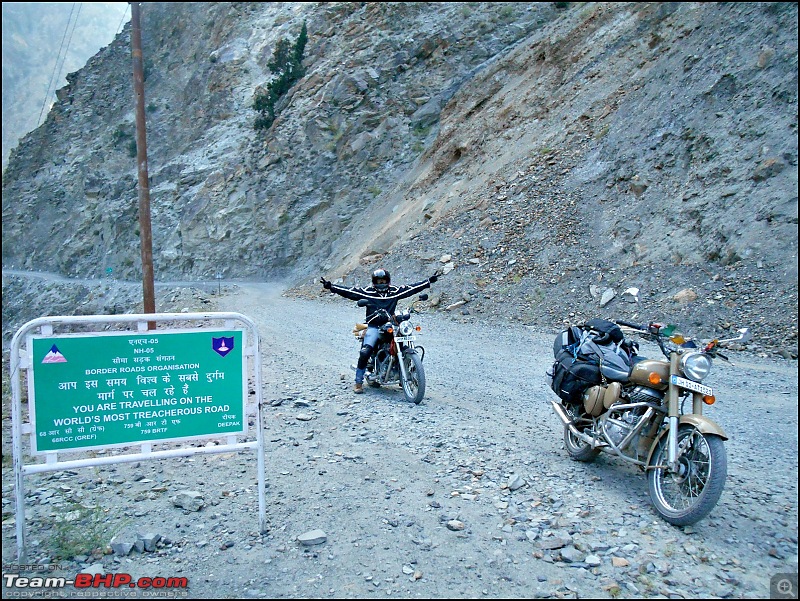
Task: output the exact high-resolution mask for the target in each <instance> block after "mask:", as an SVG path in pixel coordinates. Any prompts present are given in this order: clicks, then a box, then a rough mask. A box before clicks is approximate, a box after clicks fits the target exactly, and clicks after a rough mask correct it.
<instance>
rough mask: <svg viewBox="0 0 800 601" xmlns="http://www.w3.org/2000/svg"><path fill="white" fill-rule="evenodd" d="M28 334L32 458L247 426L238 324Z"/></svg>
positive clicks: (225, 431) (233, 431)
mask: <svg viewBox="0 0 800 601" xmlns="http://www.w3.org/2000/svg"><path fill="white" fill-rule="evenodd" d="M31 338H32V343H33V344H32V356H31V364H32V370H31V378H30V382H29V403H30V415H31V425H32V427H33V440H32V447H33V449H32V450H33V452H34V454H43V453H47V452H52V451H67V450H86V449H91V448H98V447H107V446H123V445H132V444H137V443H143V442H154V441H166V440H177V439H186V438H197V437H213V436H219V435H231V434H244V433H246V431H247V416H246V414H245V411H246V409H245V402H246V400H247V387H246V383H247V377H246V371H245V370H246V365H247V364H246V361H245V358H244V357H245V355H244V341H243V333H242V332H241V331H239V330H231V331H228V330H225V331H220V330H205V329H204V330H199V331H198V330H193V331H191V332H186V331H169V332H166V331H149V332H142V333H139V334H129V333H126V334H124V335H120V334H113V333H94V334H68V335H62V336H52V337H39V336H32V337H31ZM30 348H31V345H30V344H29V349H30Z"/></svg>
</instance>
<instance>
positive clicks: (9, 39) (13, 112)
mask: <svg viewBox="0 0 800 601" xmlns="http://www.w3.org/2000/svg"><path fill="white" fill-rule="evenodd" d="M126 18H127V19H130V11H129V9H128V3H127V2H3V169H5V167H6V164H7V162H8V156H9V154H10V152H11V149H12V148H14V147H15V146H16V145H17V142H19V140H20V138H22V136H24V135H25V134H26V133H28V132H29V131H31V130H33V129H35V128H36V127H37V126H38V125H39V124H40V123H41V122H42V121H43V120H44V118H45V117H46V116H47V109H49V105H50V104H52V103H53V102H55V100H56V95H55V92H56V89H58V88H60V87H62V86H63V85H64V84H65V83H66V80H65V76H66V75H67V73H71V72H73V71H76V70H78V69H80V68H81V67H82V66H83V65H85V64H86V61H87V60H88V59H89V58H90V57H91V56H94V55H95V54H96V53H97V51H98V50H99V49H100V48H102V47H103V46H105V45H106V44H108V43H109V42H111V41H112V40H113V39H114V36H115V35H116V34H117V32H118V31H120V29H121V28H122V25H123V23H124V19H126ZM48 94H49V95H48Z"/></svg>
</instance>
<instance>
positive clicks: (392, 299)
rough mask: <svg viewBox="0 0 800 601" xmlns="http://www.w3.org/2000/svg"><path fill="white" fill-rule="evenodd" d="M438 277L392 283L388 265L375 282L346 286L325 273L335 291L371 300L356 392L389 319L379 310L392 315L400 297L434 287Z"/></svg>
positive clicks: (374, 276)
mask: <svg viewBox="0 0 800 601" xmlns="http://www.w3.org/2000/svg"><path fill="white" fill-rule="evenodd" d="M438 277H439V276H438V274H436V273H434V274H433V275H432V276H431V277H429V278H428V279H427V280H423V281H421V282H417V283H416V284H409V285H405V286H392V283H391V276H390V275H389V272H388V271H386V270H385V269H376V270H375V271H373V272H372V285H371V286H367V287H366V288H360V287H358V286H355V287H353V288H346V287H344V286H337V285H336V284H334V283H332V282H330V281H329V280H326V279H325V278H324V277H322V278H320V282H321V283H322V286H323V288H325V289H326V290H330V291H331V292H333V293H334V294H338V295H339V296H343V297H344V298H347V299H350V300H354V301H358V300H361V299H362V298H363V299H366V300H367V301H369V304H367V306H366V317H365V323H366V324H367V331H366V333H365V334H364V339H363V341H362V343H361V351H360V352H359V353H358V364H357V365H356V382H355V386H354V388H353V392H355V393H357V394H360V393H362V392H364V373H365V372H366V368H367V363H368V362H369V359H370V357H371V356H372V351H373V350H374V349H375V346H376V344H377V343H378V336H379V334H380V330H379V328H380V326H382V325H383V324H385V323H386V321H387V319H386V316H385V315H383V314H382V313H380V312H379V310H380V309H385V310H386V311H387V312H388V313H389V314H390V315H393V314H394V312H395V309H396V308H397V302H398V301H399V300H401V299H404V298H408V297H410V296H414V295H415V294H417V293H418V292H421V291H422V290H425V288H430V285H431V284H433V283H434V282H436V280H437V279H438Z"/></svg>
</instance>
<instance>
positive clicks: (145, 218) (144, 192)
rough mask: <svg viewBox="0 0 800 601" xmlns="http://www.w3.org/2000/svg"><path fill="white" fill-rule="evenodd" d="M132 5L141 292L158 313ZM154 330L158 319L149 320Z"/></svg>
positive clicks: (148, 309)
mask: <svg viewBox="0 0 800 601" xmlns="http://www.w3.org/2000/svg"><path fill="white" fill-rule="evenodd" d="M129 4H130V5H131V54H132V55H133V89H134V92H135V94H136V162H137V164H138V166H139V241H140V243H141V247H142V292H143V295H144V312H145V313H155V312H156V299H155V281H154V279H155V278H154V276H153V233H152V229H151V227H150V184H149V182H148V175H147V136H146V132H145V121H144V65H143V61H142V28H141V25H140V18H139V3H138V2H130V3H129ZM148 328H149V329H151V330H153V329H155V322H149V326H148Z"/></svg>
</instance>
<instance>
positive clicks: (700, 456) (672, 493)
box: [647, 425, 728, 526]
mask: <svg viewBox="0 0 800 601" xmlns="http://www.w3.org/2000/svg"><path fill="white" fill-rule="evenodd" d="M687 439H689V440H688V442H684V441H686V440H687ZM682 443H683V444H686V445H687V447H686V449H685V451H684V452H683V454H682V455H681V456H680V458H679V459H678V471H677V472H675V471H670V470H669V469H668V468H666V467H650V469H649V470H648V473H647V483H648V489H649V492H650V499H651V500H652V501H653V505H654V506H655V509H656V511H657V512H658V513H659V514H660V515H661V517H662V518H664V520H666V521H667V522H669V523H670V524H674V525H675V526H688V525H689V524H694V523H695V522H698V521H700V520H701V519H703V518H704V517H706V516H707V515H708V514H709V513H710V512H711V510H712V509H714V506H715V505H716V504H717V501H719V498H720V496H721V495H722V489H723V488H724V487H725V479H726V478H727V476H728V460H727V456H726V453H725V444H724V442H723V440H722V439H721V438H720V437H719V436H715V435H713V434H703V433H702V432H700V431H699V430H698V429H697V428H695V427H694V426H688V425H683V426H681V427H680V428H679V429H678V445H679V446H681V444H682ZM668 459H669V440H668V436H664V437H663V438H662V439H661V440H660V441H659V443H658V447H657V448H656V450H655V452H654V453H653V456H652V458H651V460H650V466H664V465H666V463H667V460H668Z"/></svg>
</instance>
